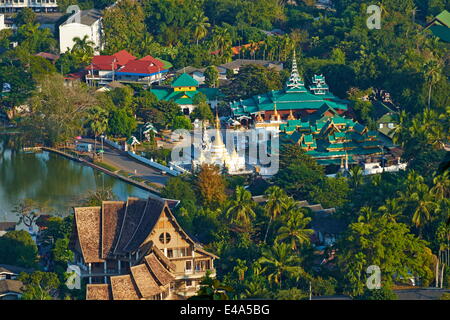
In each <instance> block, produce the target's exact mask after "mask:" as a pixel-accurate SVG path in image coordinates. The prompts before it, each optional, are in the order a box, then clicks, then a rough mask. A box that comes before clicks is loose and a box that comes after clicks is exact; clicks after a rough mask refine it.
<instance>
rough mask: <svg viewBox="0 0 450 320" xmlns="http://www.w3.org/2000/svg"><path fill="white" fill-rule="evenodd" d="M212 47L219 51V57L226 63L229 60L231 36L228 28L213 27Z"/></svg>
mask: <svg viewBox="0 0 450 320" xmlns="http://www.w3.org/2000/svg"><path fill="white" fill-rule="evenodd" d="M211 41H212V45H213V47H215V48H216V49H217V50H219V56H220V57H225V58H226V60H227V61H228V60H229V59H230V58H231V44H232V41H231V34H230V31H229V30H228V28H226V27H219V26H215V27H214V28H213V36H212V40H211Z"/></svg>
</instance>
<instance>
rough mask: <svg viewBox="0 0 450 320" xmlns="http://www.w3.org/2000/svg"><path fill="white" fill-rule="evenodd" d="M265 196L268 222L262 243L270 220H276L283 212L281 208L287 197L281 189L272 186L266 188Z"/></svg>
mask: <svg viewBox="0 0 450 320" xmlns="http://www.w3.org/2000/svg"><path fill="white" fill-rule="evenodd" d="M265 194H266V196H267V202H266V205H265V208H264V209H265V211H266V213H267V215H269V217H270V220H269V224H268V225H267V230H266V235H265V236H264V242H265V241H266V239H267V234H268V233H269V228H270V224H271V223H272V220H274V219H276V218H277V217H278V216H279V215H280V214H281V212H282V211H283V207H284V206H285V204H286V199H287V195H286V192H284V190H283V189H281V188H280V187H277V186H272V187H270V188H268V189H267V190H266V192H265Z"/></svg>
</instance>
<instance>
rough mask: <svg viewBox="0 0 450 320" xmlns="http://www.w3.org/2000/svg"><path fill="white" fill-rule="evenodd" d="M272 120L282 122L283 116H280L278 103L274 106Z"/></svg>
mask: <svg viewBox="0 0 450 320" xmlns="http://www.w3.org/2000/svg"><path fill="white" fill-rule="evenodd" d="M270 120H272V121H281V116H280V115H279V114H278V110H277V103H276V102H275V103H274V104H273V115H272V117H270Z"/></svg>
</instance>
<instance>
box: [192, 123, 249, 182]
mask: <svg viewBox="0 0 450 320" xmlns="http://www.w3.org/2000/svg"><path fill="white" fill-rule="evenodd" d="M210 139H211V138H210V137H209V135H208V131H207V130H204V132H203V137H202V144H201V145H200V146H197V150H198V156H197V157H195V158H194V159H193V160H192V168H193V169H196V168H197V167H199V166H201V165H203V164H214V165H217V166H219V167H220V168H221V169H223V168H226V169H227V172H228V173H229V174H239V173H242V172H243V171H244V170H245V168H246V165H245V157H243V156H240V155H239V154H238V152H237V151H236V149H235V147H233V151H232V152H231V153H230V152H228V150H227V148H226V146H225V144H224V142H223V139H222V133H221V132H220V120H219V116H218V115H217V114H216V121H215V133H214V141H212V142H211V140H210Z"/></svg>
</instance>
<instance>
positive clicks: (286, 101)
mask: <svg viewBox="0 0 450 320" xmlns="http://www.w3.org/2000/svg"><path fill="white" fill-rule="evenodd" d="M312 83H313V85H311V86H310V88H309V90H308V89H306V87H305V83H304V82H303V79H302V78H301V77H300V75H299V73H298V69H297V62H296V60H295V54H294V58H293V61H292V72H291V76H290V78H289V80H288V81H287V82H286V86H285V88H284V89H282V90H273V91H270V92H268V93H266V94H261V95H257V96H253V97H251V98H249V99H246V100H242V99H241V100H240V101H234V102H231V103H230V107H231V110H232V113H233V117H234V118H235V119H237V120H242V121H244V119H245V120H247V123H249V122H250V123H255V122H257V121H258V122H259V123H262V122H263V121H270V120H272V121H273V116H275V117H278V116H279V120H280V121H281V120H288V118H294V117H295V118H299V117H304V116H307V115H310V114H312V113H315V112H317V110H319V109H320V108H322V107H323V106H329V107H331V108H333V109H334V110H336V112H338V114H343V113H345V112H346V111H347V104H346V102H345V101H344V100H341V99H339V98H338V97H336V96H334V95H333V94H332V93H330V91H329V89H328V86H327V84H326V82H325V77H324V76H323V75H315V76H314V77H313V79H312ZM261 120H262V121H261ZM260 125H261V124H260Z"/></svg>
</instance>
